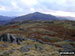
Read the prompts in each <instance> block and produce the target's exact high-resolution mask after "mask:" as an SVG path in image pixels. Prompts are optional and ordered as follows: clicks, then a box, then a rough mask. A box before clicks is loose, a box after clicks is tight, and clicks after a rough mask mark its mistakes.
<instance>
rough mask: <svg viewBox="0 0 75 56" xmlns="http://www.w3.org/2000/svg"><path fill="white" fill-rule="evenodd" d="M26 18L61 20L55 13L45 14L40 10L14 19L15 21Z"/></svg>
mask: <svg viewBox="0 0 75 56" xmlns="http://www.w3.org/2000/svg"><path fill="white" fill-rule="evenodd" d="M24 20H59V19H58V18H57V17H55V16H53V15H49V14H43V13H40V12H35V13H30V14H27V15H23V16H19V17H16V18H15V19H14V21H24Z"/></svg>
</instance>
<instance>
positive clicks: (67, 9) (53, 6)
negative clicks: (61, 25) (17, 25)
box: [0, 0, 75, 17]
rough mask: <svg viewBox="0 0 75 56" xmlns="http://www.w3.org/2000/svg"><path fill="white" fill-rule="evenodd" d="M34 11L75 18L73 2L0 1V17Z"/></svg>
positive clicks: (60, 0)
mask: <svg viewBox="0 0 75 56" xmlns="http://www.w3.org/2000/svg"><path fill="white" fill-rule="evenodd" d="M36 11H38V12H42V13H47V14H52V15H56V16H72V17H75V0H0V15H6V16H19V15H25V14H28V13H33V12H36Z"/></svg>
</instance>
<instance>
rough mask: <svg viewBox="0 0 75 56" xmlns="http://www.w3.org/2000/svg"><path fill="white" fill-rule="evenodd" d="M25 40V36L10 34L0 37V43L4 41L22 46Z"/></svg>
mask: <svg viewBox="0 0 75 56" xmlns="http://www.w3.org/2000/svg"><path fill="white" fill-rule="evenodd" d="M25 40H26V38H25V37H23V36H18V35H12V34H9V33H5V34H3V35H1V36H0V41H3V42H10V43H17V44H21V42H22V41H25Z"/></svg>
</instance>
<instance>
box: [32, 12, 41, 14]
mask: <svg viewBox="0 0 75 56" xmlns="http://www.w3.org/2000/svg"><path fill="white" fill-rule="evenodd" d="M33 14H41V13H40V12H34V13H33Z"/></svg>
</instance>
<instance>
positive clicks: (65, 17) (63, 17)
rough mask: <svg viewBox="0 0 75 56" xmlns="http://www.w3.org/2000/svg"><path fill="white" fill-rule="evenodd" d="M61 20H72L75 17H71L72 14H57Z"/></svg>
mask: <svg viewBox="0 0 75 56" xmlns="http://www.w3.org/2000/svg"><path fill="white" fill-rule="evenodd" d="M57 18H59V19H60V20H70V21H75V17H70V16H57Z"/></svg>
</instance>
